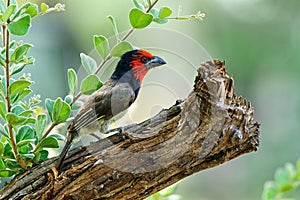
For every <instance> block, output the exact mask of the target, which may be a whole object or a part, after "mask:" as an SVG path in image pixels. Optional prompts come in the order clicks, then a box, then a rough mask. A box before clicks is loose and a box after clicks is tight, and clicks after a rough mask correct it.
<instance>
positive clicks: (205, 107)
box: [0, 60, 259, 199]
mask: <svg viewBox="0 0 300 200" xmlns="http://www.w3.org/2000/svg"><path fill="white" fill-rule="evenodd" d="M224 66H225V63H224V62H221V61H219V60H215V61H214V63H213V62H206V63H203V64H201V66H200V68H199V69H198V76H197V77H196V79H195V84H194V89H193V91H192V92H191V93H190V95H189V96H188V98H187V99H186V100H184V101H177V102H176V104H175V105H173V106H172V107H171V108H169V109H165V110H162V111H161V112H160V113H159V114H157V115H156V116H154V117H153V118H151V119H149V120H147V121H145V122H142V123H140V124H138V125H136V126H133V127H130V128H125V132H124V133H122V134H121V135H112V136H110V137H108V138H105V139H103V140H100V141H98V142H97V143H93V144H91V145H89V146H87V147H80V148H77V149H74V150H72V151H71V152H70V153H69V154H68V156H67V157H66V160H65V161H64V163H63V166H62V169H61V172H60V173H59V175H58V176H56V175H55V174H53V172H52V170H51V169H50V168H51V167H53V166H54V165H55V161H56V158H53V159H50V160H47V161H45V162H43V163H41V164H40V165H37V166H35V167H33V168H32V169H30V170H28V171H26V172H25V173H23V174H21V175H19V176H16V177H15V178H14V179H13V180H12V181H11V182H10V183H9V184H7V185H6V186H5V187H4V188H3V189H2V190H1V191H0V195H1V199H144V198H146V197H148V196H150V195H151V194H153V193H156V192H157V191H159V190H161V189H163V188H165V187H167V186H169V185H171V184H173V183H175V182H177V181H179V180H181V179H183V178H185V177H187V176H189V175H191V174H194V173H196V172H199V171H201V170H204V169H208V168H211V167H214V166H217V165H220V164H222V163H224V162H226V161H229V160H231V159H233V158H236V157H237V156H240V155H242V154H245V153H249V152H252V151H256V150H257V148H258V145H259V123H257V122H255V121H254V119H253V115H254V109H253V107H252V106H251V104H250V102H248V101H246V100H245V99H243V98H242V97H237V96H236V95H235V93H234V84H233V79H232V78H231V77H229V76H228V75H227V74H226V70H225V68H224ZM124 136H125V137H127V138H128V139H127V140H123V139H122V138H123V137H124Z"/></svg>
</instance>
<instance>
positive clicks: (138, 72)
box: [132, 63, 149, 83]
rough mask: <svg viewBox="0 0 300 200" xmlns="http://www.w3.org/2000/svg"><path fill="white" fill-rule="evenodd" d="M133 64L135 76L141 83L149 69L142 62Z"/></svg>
mask: <svg viewBox="0 0 300 200" xmlns="http://www.w3.org/2000/svg"><path fill="white" fill-rule="evenodd" d="M132 64H133V66H132V71H133V76H134V77H135V78H136V80H139V81H140V83H142V81H143V79H144V77H145V75H146V74H147V72H148V71H149V69H148V68H147V67H145V66H144V65H143V64H141V63H132Z"/></svg>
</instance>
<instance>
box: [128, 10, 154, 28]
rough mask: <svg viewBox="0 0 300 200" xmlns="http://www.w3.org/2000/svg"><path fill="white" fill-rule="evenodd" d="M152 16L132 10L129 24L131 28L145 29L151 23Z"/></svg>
mask: <svg viewBox="0 0 300 200" xmlns="http://www.w3.org/2000/svg"><path fill="white" fill-rule="evenodd" d="M152 19H153V16H152V15H151V14H148V13H144V12H143V11H141V10H139V9H137V8H133V9H132V10H131V11H130V13H129V20H130V24H131V26H132V27H133V28H145V27H147V26H148V25H149V24H150V23H151V22H152Z"/></svg>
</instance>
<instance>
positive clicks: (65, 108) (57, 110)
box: [52, 97, 71, 123]
mask: <svg viewBox="0 0 300 200" xmlns="http://www.w3.org/2000/svg"><path fill="white" fill-rule="evenodd" d="M70 114H71V107H70V105H69V104H68V103H66V102H64V101H63V100H62V99H61V98H60V97H59V98H57V99H56V101H55V103H54V106H53V116H52V117H53V121H54V122H55V123H62V122H65V121H67V119H68V118H69V116H70Z"/></svg>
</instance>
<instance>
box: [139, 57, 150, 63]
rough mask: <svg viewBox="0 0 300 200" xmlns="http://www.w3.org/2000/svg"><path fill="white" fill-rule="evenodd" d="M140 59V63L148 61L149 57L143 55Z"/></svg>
mask: <svg viewBox="0 0 300 200" xmlns="http://www.w3.org/2000/svg"><path fill="white" fill-rule="evenodd" d="M141 61H142V63H147V62H148V61H149V58H148V57H146V56H143V57H142V58H141Z"/></svg>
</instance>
